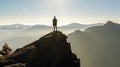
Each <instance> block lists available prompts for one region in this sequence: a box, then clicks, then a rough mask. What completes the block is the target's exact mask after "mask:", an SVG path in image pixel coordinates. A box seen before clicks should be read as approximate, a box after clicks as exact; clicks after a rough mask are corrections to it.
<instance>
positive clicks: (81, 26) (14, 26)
mask: <svg viewBox="0 0 120 67" xmlns="http://www.w3.org/2000/svg"><path fill="white" fill-rule="evenodd" d="M103 25H104V24H103V23H96V24H86V25H85V24H79V23H71V24H68V25H64V26H60V27H59V28H60V29H86V28H88V27H93V26H103ZM49 28H52V26H47V25H40V24H37V25H23V24H12V25H0V29H22V30H29V29H30V30H33V29H49Z"/></svg>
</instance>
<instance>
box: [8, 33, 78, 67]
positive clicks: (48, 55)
mask: <svg viewBox="0 0 120 67" xmlns="http://www.w3.org/2000/svg"><path fill="white" fill-rule="evenodd" d="M66 39H67V37H66V36H65V35H64V34H62V32H60V31H57V32H51V33H49V34H47V35H45V36H43V37H41V38H40V39H39V40H37V41H35V42H33V43H31V44H28V45H26V46H24V47H23V48H20V49H18V50H16V52H15V53H14V54H13V55H12V56H11V57H9V58H8V59H7V60H14V61H16V62H17V63H25V64H26V66H25V67H80V61H79V59H78V58H77V56H76V55H75V54H73V53H72V51H71V46H70V43H67V41H66Z"/></svg>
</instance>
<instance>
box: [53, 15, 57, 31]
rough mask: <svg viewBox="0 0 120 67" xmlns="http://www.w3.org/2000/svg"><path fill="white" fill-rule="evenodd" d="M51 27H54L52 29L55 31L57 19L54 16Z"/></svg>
mask: <svg viewBox="0 0 120 67" xmlns="http://www.w3.org/2000/svg"><path fill="white" fill-rule="evenodd" d="M53 28H54V31H57V19H56V16H54V19H53Z"/></svg>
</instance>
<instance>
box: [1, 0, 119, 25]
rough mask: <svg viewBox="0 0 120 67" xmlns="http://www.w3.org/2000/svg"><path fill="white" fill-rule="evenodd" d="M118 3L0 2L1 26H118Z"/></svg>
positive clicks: (68, 0) (100, 0)
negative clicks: (111, 23) (56, 22)
mask: <svg viewBox="0 0 120 67" xmlns="http://www.w3.org/2000/svg"><path fill="white" fill-rule="evenodd" d="M119 6H120V0H0V25H5V24H26V25H27V24H30V25H35V24H45V25H52V19H53V16H56V17H57V19H58V25H66V24H69V23H81V24H92V23H105V22H106V21H108V20H111V21H114V22H117V23H120V8H119Z"/></svg>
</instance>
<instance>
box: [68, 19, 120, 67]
mask: <svg viewBox="0 0 120 67" xmlns="http://www.w3.org/2000/svg"><path fill="white" fill-rule="evenodd" d="M68 37H69V38H68V41H69V42H70V43H71V45H72V47H73V48H72V49H73V51H74V52H76V53H77V55H79V57H81V62H82V67H120V63H119V62H120V58H119V57H120V49H119V48H120V41H119V40H120V24H117V23H114V22H112V21H108V22H107V23H106V24H105V25H104V26H97V27H90V28H88V29H86V30H85V31H79V30H76V31H75V32H73V33H71V34H69V35H68Z"/></svg>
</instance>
